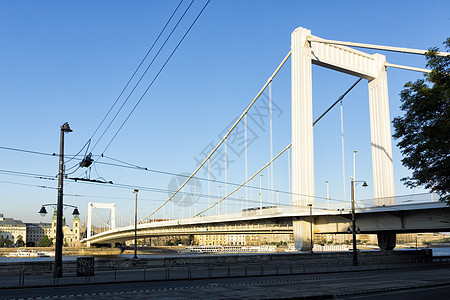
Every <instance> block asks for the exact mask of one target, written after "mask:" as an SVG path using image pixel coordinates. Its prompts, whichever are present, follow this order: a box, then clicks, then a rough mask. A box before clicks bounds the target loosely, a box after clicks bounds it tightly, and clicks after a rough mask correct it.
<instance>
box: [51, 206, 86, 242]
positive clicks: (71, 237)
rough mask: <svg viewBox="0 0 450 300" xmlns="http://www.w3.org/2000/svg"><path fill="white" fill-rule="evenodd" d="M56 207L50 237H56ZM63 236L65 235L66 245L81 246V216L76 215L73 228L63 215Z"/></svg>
mask: <svg viewBox="0 0 450 300" xmlns="http://www.w3.org/2000/svg"><path fill="white" fill-rule="evenodd" d="M56 219H57V215H56V209H55V210H54V211H53V217H52V224H51V235H49V237H50V238H53V239H55V238H56ZM63 236H64V242H63V245H64V246H69V247H78V246H80V217H79V216H74V218H73V222H72V228H70V227H69V225H67V224H66V218H65V217H63Z"/></svg>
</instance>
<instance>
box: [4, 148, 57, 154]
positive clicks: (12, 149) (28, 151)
mask: <svg viewBox="0 0 450 300" xmlns="http://www.w3.org/2000/svg"><path fill="white" fill-rule="evenodd" d="M0 149H3V150H10V151H17V152H24V153H31V154H38V155H44V156H59V155H58V154H56V153H54V152H53V153H45V152H38V151H31V150H24V149H18V148H12V147H4V146H0Z"/></svg>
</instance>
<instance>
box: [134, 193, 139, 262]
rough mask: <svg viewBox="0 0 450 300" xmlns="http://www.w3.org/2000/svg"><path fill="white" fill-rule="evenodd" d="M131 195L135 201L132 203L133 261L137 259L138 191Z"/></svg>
mask: <svg viewBox="0 0 450 300" xmlns="http://www.w3.org/2000/svg"><path fill="white" fill-rule="evenodd" d="M133 193H134V194H135V195H136V200H135V201H134V257H133V258H134V259H137V258H138V257H137V196H138V193H139V190H134V191H133Z"/></svg>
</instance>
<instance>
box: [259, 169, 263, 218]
mask: <svg viewBox="0 0 450 300" xmlns="http://www.w3.org/2000/svg"><path fill="white" fill-rule="evenodd" d="M262 177H263V175H262V174H261V175H259V213H260V214H262V192H261V179H262Z"/></svg>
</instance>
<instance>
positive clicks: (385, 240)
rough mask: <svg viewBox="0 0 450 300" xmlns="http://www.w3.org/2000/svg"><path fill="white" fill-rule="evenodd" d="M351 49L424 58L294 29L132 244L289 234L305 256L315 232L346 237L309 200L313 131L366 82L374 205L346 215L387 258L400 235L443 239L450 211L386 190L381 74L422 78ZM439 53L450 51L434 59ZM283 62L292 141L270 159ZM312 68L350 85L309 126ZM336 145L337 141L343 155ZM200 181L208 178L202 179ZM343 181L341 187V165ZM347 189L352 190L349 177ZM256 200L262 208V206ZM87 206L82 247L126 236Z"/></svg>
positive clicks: (342, 215)
mask: <svg viewBox="0 0 450 300" xmlns="http://www.w3.org/2000/svg"><path fill="white" fill-rule="evenodd" d="M352 47H359V48H370V49H378V50H384V51H394V52H402V53H411V54H421V55H424V54H425V53H426V51H425V50H418V49H407V48H399V47H387V46H378V45H369V44H360V43H350V42H341V41H334V40H327V39H322V38H319V37H316V36H313V35H312V34H311V31H310V30H308V29H305V28H297V29H296V30H295V31H294V32H293V33H292V35H291V50H290V51H289V52H288V54H287V55H286V56H285V57H284V59H283V60H282V62H281V63H280V65H279V66H278V67H277V68H276V69H275V71H274V72H273V74H272V75H271V76H270V77H269V78H268V80H267V82H266V83H265V84H264V86H263V87H262V88H261V90H260V91H259V92H258V93H257V95H256V96H255V97H254V99H253V100H252V101H251V102H250V104H249V105H248V106H247V107H246V109H245V110H244V111H243V112H242V114H241V115H240V116H239V117H238V118H237V119H236V120H235V121H234V122H233V123H232V124H231V126H230V128H229V129H228V130H226V131H225V132H224V135H223V137H222V138H221V139H220V141H219V142H218V143H217V144H215V145H213V144H211V145H210V146H209V147H207V148H206V149H205V150H204V151H203V152H204V155H203V157H202V159H200V160H199V163H198V167H197V168H196V169H195V171H194V172H193V173H192V174H190V175H186V176H181V177H178V178H177V182H176V184H175V185H174V186H173V191H172V193H171V195H170V196H169V197H168V198H167V200H165V201H163V202H162V203H161V204H160V205H159V206H158V207H155V209H154V210H153V211H152V212H151V213H150V214H148V215H147V216H145V217H144V218H141V220H140V221H139V222H138V225H137V230H136V231H137V232H136V234H137V236H138V238H145V237H154V236H163V235H170V236H174V235H187V236H191V235H197V234H250V233H261V234H265V233H293V234H294V241H295V247H296V249H297V250H302V251H308V250H310V247H311V239H312V235H313V234H314V233H347V229H348V228H349V226H350V223H351V214H350V211H349V210H348V208H347V207H346V205H343V204H342V203H330V198H329V196H328V195H327V198H325V199H324V198H321V197H317V196H316V195H315V183H314V145H313V144H314V143H313V137H314V135H313V133H314V132H313V128H314V125H315V124H316V123H317V122H318V121H319V120H320V119H321V118H322V117H323V116H324V115H325V114H326V113H327V112H328V111H330V110H331V109H332V108H333V107H334V106H335V105H336V104H337V103H338V102H339V101H341V103H342V99H343V98H344V97H345V95H347V93H349V92H350V90H351V89H352V88H353V87H354V86H355V85H356V84H357V83H358V82H360V81H361V79H365V80H367V82H368V90H369V99H368V100H369V108H370V129H371V150H372V171H373V195H374V198H373V199H370V200H366V201H359V202H358V207H357V208H356V211H355V213H356V219H357V223H358V227H359V230H360V233H375V234H378V241H379V246H380V248H381V249H386V250H389V249H393V248H394V247H395V235H396V233H399V232H433V231H450V210H449V208H448V207H447V206H446V205H445V204H443V203H440V202H435V201H433V199H431V200H430V199H425V200H424V197H422V198H420V197H419V198H418V199H412V198H411V197H409V198H406V197H400V196H396V195H395V190H394V175H393V158H392V144H391V131H390V116H389V99H388V88H387V80H388V77H387V72H386V68H387V67H393V68H401V69H406V70H411V71H418V72H429V70H426V69H420V68H415V67H409V66H402V65H396V64H391V63H388V62H387V61H386V57H385V56H384V55H381V54H368V53H365V52H362V51H359V50H356V49H354V48H352ZM438 55H449V53H441V52H439V53H438ZM289 59H290V62H291V120H292V121H291V133H292V136H291V138H292V143H290V144H288V145H286V146H285V147H284V148H283V149H282V150H281V151H280V152H279V153H277V154H274V151H273V134H272V119H273V111H274V103H273V102H272V96H271V95H272V82H273V80H274V79H275V77H276V76H277V74H278V73H279V71H280V69H281V68H282V67H283V66H284V65H285V64H286V62H287V61H288V60H289ZM312 65H318V66H321V67H325V68H329V69H332V70H336V71H339V72H342V73H345V74H349V75H352V76H355V77H357V78H359V79H358V81H357V82H355V84H354V85H353V86H351V87H350V88H349V89H348V90H347V91H346V92H345V93H344V94H343V95H342V96H341V97H339V99H338V100H337V101H336V102H335V103H334V104H333V105H332V106H330V107H329V108H328V110H326V111H325V112H324V113H323V114H322V115H321V116H320V117H319V118H318V119H316V120H313V113H312ZM265 91H268V96H267V97H266V98H267V99H265V97H263V96H265V94H263V93H264V92H265ZM263 101H266V102H265V103H264V105H265V106H267V108H268V109H267V111H268V117H269V147H268V148H269V151H270V160H269V161H268V162H267V163H266V164H264V165H261V166H260V168H259V169H258V170H257V171H256V172H253V173H252V174H251V175H249V167H248V146H249V144H250V143H251V142H252V134H253V132H252V130H251V128H249V126H248V123H249V121H251V120H254V119H255V115H253V116H252V111H254V110H257V109H258V106H257V104H258V103H260V102H263ZM341 128H343V126H342V104H341ZM341 130H343V129H341ZM342 136H343V133H342ZM238 144H239V145H243V150H242V151H239V155H241V154H242V155H243V157H244V166H243V167H244V168H243V169H244V170H243V171H242V173H244V174H245V180H243V182H242V183H239V184H236V183H231V182H229V181H228V175H229V173H228V172H229V165H230V161H229V154H230V152H234V153H236V152H237V151H238V150H237V149H236V145H238ZM343 145H344V143H343V142H342V154H343V153H344V146H343ZM343 157H344V156H343ZM279 161H287V177H288V178H287V179H283V180H282V181H283V184H284V185H287V187H286V189H280V190H277V189H275V188H274V178H276V176H274V165H275V163H276V162H279ZM217 168H219V169H220V171H221V172H223V174H224V181H218V180H217V178H215V176H213V173H212V170H213V169H217ZM266 172H267V173H266ZM263 173H264V175H265V174H267V175H266V178H267V186H268V188H265V189H262V187H261V186H262V185H261V181H262V180H263ZM205 175H207V178H203V176H205ZM343 177H344V178H343V179H344V182H346V181H345V167H344V159H343ZM202 180H203V181H206V182H207V184H208V188H207V189H208V191H207V194H206V195H202V191H199V185H200V182H201V181H202ZM258 180H259V188H258V187H257V182H258ZM277 180H278V179H277ZM255 182H256V184H255ZM286 182H287V184H286ZM352 182H357V181H356V179H355V176H353V178H352ZM211 184H213V185H214V186H215V187H216V188H217V190H218V195H217V198H215V197H214V198H213V197H212V195H211ZM230 186H231V187H232V188H230ZM286 190H287V191H286ZM221 192H222V195H221ZM263 194H264V196H265V201H263V200H262V197H263ZM344 194H345V189H344ZM255 196H256V197H255ZM429 196H430V195H429ZM429 196H428V197H427V198H429ZM431 197H432V194H431ZM199 198H202V199H204V200H205V201H207V205H206V202H205V203H203V204H202V205H200V203H199V202H197V200H198V199H199ZM344 198H345V196H344ZM413 198H414V197H413ZM414 200H416V201H414ZM343 201H345V199H344V200H343ZM347 202H348V201H347ZM89 205H90V207H89V213H88V234H87V237H86V238H85V239H84V240H83V241H82V242H85V243H87V244H88V245H93V244H105V243H114V242H122V241H125V240H131V239H133V238H134V234H135V226H134V223H133V221H130V220H127V219H126V218H125V217H123V215H122V216H120V217H118V218H116V210H115V207H114V205H113V204H98V203H90V204H89ZM343 206H344V208H342V207H343ZM96 207H97V208H103V209H105V208H106V209H108V210H110V212H111V213H110V215H109V217H108V218H109V221H108V222H103V225H93V224H92V216H93V213H92V211H93V208H96ZM119 219H120V222H119V221H118V220H119ZM130 219H132V218H130Z"/></svg>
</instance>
